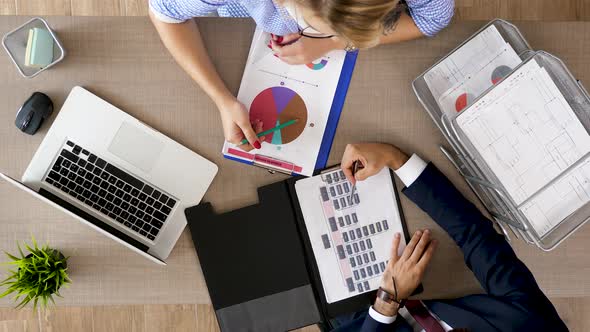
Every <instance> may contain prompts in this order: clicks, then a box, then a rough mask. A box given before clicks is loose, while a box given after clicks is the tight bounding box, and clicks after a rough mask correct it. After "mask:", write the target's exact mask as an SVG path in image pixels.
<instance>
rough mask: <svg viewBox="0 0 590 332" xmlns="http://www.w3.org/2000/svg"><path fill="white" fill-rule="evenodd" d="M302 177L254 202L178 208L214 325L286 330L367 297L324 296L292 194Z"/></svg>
mask: <svg viewBox="0 0 590 332" xmlns="http://www.w3.org/2000/svg"><path fill="white" fill-rule="evenodd" d="M301 178H302V177H295V178H290V179H287V180H285V181H281V182H277V183H274V184H270V185H267V186H264V187H261V188H259V189H258V197H259V203H258V204H256V205H251V206H247V207H244V208H241V209H238V210H234V211H231V212H227V213H222V214H216V213H215V211H214V210H213V206H212V205H211V204H209V203H202V204H199V205H197V206H194V207H191V208H188V209H186V210H185V214H186V217H187V220H188V226H189V229H190V231H191V234H192V238H193V242H194V244H195V249H196V251H197V255H198V256H199V261H200V264H201V268H202V270H203V274H204V276H205V281H206V283H207V288H208V290H209V295H210V297H211V302H212V304H213V308H214V310H215V314H216V316H217V320H218V323H219V326H220V328H221V331H273V332H275V331H288V330H293V329H297V328H300V327H304V326H307V325H312V324H315V323H319V322H328V321H329V320H330V319H332V318H334V317H337V316H339V315H341V314H345V313H350V312H356V311H360V310H363V309H366V308H368V306H370V305H371V304H372V303H373V302H374V300H375V292H374V291H373V292H368V293H364V294H360V295H356V296H353V297H350V298H348V299H345V300H342V301H338V302H334V303H327V302H326V299H325V296H324V291H323V287H322V283H321V279H320V275H319V272H318V269H317V265H316V260H315V257H314V254H313V250H312V247H311V244H310V241H309V237H308V236H307V230H306V227H305V222H304V220H303V216H302V213H301V209H300V207H299V203H298V200H297V195H296V193H295V182H296V181H298V180H299V179H301ZM391 178H392V179H393V174H391ZM393 186H394V189H395V192H396V193H397V189H396V187H395V181H394V183H393ZM396 197H397V204H398V209H399V212H400V217H401V220H402V226H403V230H404V235H405V237H406V239H409V237H408V231H407V227H406V223H405V219H404V216H403V212H402V209H401V205H400V202H399V195H397V194H396Z"/></svg>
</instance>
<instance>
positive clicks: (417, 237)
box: [373, 230, 437, 316]
mask: <svg viewBox="0 0 590 332" xmlns="http://www.w3.org/2000/svg"><path fill="white" fill-rule="evenodd" d="M400 240H401V234H400V233H396V234H395V236H394V237H393V245H392V248H391V259H390V260H389V264H388V265H387V269H386V270H385V273H384V274H383V280H382V281H381V288H383V289H384V290H386V291H387V292H388V293H390V294H393V296H394V297H396V298H397V300H398V301H401V300H405V299H407V298H408V297H409V296H410V295H411V294H412V292H413V291H414V290H415V289H416V287H418V285H419V284H420V282H421V281H422V277H423V276H424V272H425V271H426V267H427V266H428V263H430V260H431V259H432V255H433V254H434V250H435V249H436V246H437V241H436V240H432V239H431V238H430V230H424V231H420V230H419V231H417V232H416V233H414V236H413V237H412V239H411V240H410V243H408V245H407V246H406V248H405V249H404V251H403V253H402V254H401V256H400V255H399V254H398V249H399V244H400ZM394 279H395V285H394V282H393V281H394ZM373 308H374V309H375V310H377V311H378V312H379V313H381V314H383V315H386V316H394V315H396V314H397V309H398V304H397V303H391V304H389V303H386V302H384V301H382V300H380V299H377V301H376V302H375V305H374V306H373Z"/></svg>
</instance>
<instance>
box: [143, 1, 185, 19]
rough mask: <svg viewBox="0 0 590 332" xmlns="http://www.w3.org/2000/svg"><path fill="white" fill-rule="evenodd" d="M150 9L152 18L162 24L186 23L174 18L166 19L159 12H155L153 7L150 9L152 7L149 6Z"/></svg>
mask: <svg viewBox="0 0 590 332" xmlns="http://www.w3.org/2000/svg"><path fill="white" fill-rule="evenodd" d="M149 7H150V11H151V12H152V14H154V16H155V17H156V18H157V19H158V21H161V22H164V23H183V22H186V21H182V20H177V19H175V18H172V17H168V16H166V15H164V14H162V13H160V12H159V11H157V10H156V9H154V7H152V5H151V4H150V5H149Z"/></svg>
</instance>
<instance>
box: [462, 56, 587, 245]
mask: <svg viewBox="0 0 590 332" xmlns="http://www.w3.org/2000/svg"><path fill="white" fill-rule="evenodd" d="M456 123H457V125H458V127H459V128H460V131H461V132H462V133H463V134H464V135H465V136H466V137H467V139H468V140H469V141H470V142H471V144H473V146H474V147H475V149H476V150H477V152H478V154H479V155H480V156H481V158H482V159H483V160H484V161H485V163H486V164H487V166H488V167H489V168H490V169H491V171H492V172H493V173H494V174H495V176H496V177H497V178H498V180H499V181H500V183H501V184H502V185H503V187H504V188H505V189H506V191H507V192H508V194H509V195H510V197H511V198H512V200H513V201H514V203H515V204H516V205H517V206H519V207H520V208H522V210H523V212H525V211H526V212H525V214H526V215H527V216H529V217H531V216H533V217H534V218H533V219H534V220H535V222H534V225H535V226H534V227H535V230H536V231H537V232H538V233H544V232H547V231H548V230H549V229H551V228H552V224H556V223H558V222H559V221H561V219H557V220H556V219H553V218H554V217H557V216H563V215H567V214H569V213H571V212H572V211H573V210H575V208H577V207H579V201H585V198H583V195H582V196H579V197H578V199H577V200H572V197H573V196H572V193H573V192H575V191H576V190H578V191H577V193H578V194H579V193H581V192H583V191H580V190H579V188H581V186H580V185H575V184H574V182H572V181H581V180H580V179H581V178H583V177H584V176H583V174H585V173H584V172H585V170H586V168H585V167H581V168H579V169H577V171H574V172H571V170H570V168H572V166H575V165H577V164H576V163H578V162H579V161H580V160H581V159H584V158H587V156H588V153H589V152H590V136H589V135H588V133H587V131H586V129H585V128H584V127H583V126H582V123H581V122H580V120H579V119H578V118H577V116H576V115H575V113H574V112H573V110H572V108H571V107H570V106H569V104H568V103H567V101H566V100H565V98H564V97H563V95H562V94H561V92H560V91H559V89H558V88H557V86H556V85H555V83H554V82H553V80H552V79H551V77H550V76H549V74H548V73H547V72H546V71H545V69H543V68H541V67H540V66H539V65H538V63H537V62H536V61H534V60H531V61H529V62H528V63H526V64H524V65H523V66H522V67H520V68H519V69H518V70H517V71H516V72H514V73H513V74H512V75H511V76H510V77H508V78H507V79H506V80H504V81H503V82H501V83H500V84H499V85H498V86H497V87H496V88H495V89H493V90H492V91H490V92H489V93H488V94H486V95H485V96H484V97H483V98H481V99H480V100H478V101H477V102H476V103H475V104H473V105H472V106H471V107H469V108H468V109H466V110H465V111H464V112H462V113H460V114H459V115H458V116H457V118H456ZM564 172H571V175H570V176H569V177H566V178H564V179H560V181H558V183H551V182H552V181H554V180H555V179H556V178H557V177H558V176H560V175H561V174H562V173H564ZM568 179H569V180H568ZM580 183H583V181H582V182H580ZM549 184H551V186H549V187H547V185H549ZM568 186H569V188H570V190H569V191H568V190H567V189H564V188H566V187H568ZM571 188H577V189H571ZM547 190H550V192H552V193H555V192H560V193H562V194H561V195H558V196H555V195H551V196H550V197H551V199H552V200H554V203H553V204H545V203H543V204H540V205H539V202H542V201H543V200H545V199H547V197H549V196H547V195H550V194H549V192H546V191H547ZM565 192H569V194H565ZM529 199H530V201H528V200H529ZM574 201H575V202H574ZM520 205H523V206H520ZM543 218H545V219H546V221H547V220H549V221H550V222H549V223H548V222H542V220H543Z"/></svg>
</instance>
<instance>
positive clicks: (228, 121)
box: [218, 98, 261, 150]
mask: <svg viewBox="0 0 590 332" xmlns="http://www.w3.org/2000/svg"><path fill="white" fill-rule="evenodd" d="M218 107H219V112H220V114H221V122H222V124H223V134H224V136H225V139H226V140H227V141H228V142H230V143H233V144H237V145H238V146H239V148H241V149H244V150H250V149H252V147H254V148H256V149H260V147H261V145H260V139H259V138H258V137H256V132H255V131H254V129H253V128H252V124H250V115H249V114H248V110H247V109H246V106H244V104H242V103H241V102H239V101H238V100H237V99H235V98H234V99H232V100H228V101H226V102H224V103H222V104H220V105H219V106H218ZM244 138H246V139H247V140H248V143H249V144H244V145H239V144H240V141H242V139H244Z"/></svg>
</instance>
